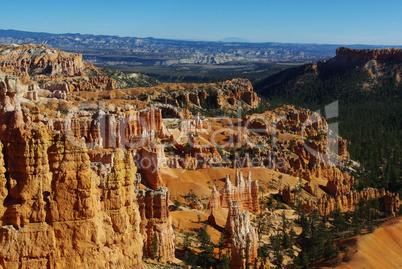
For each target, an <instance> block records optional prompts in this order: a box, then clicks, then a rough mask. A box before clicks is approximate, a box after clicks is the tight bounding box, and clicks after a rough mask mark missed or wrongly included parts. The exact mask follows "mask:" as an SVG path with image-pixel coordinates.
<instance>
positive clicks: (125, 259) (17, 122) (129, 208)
mask: <svg viewBox="0 0 402 269" xmlns="http://www.w3.org/2000/svg"><path fill="white" fill-rule="evenodd" d="M10 79H13V77H6V78H5V81H10ZM0 84H1V83H0ZM2 89H3V91H2V93H1V94H2V99H1V106H0V107H1V110H0V125H1V131H0V140H1V143H0V144H1V145H3V150H2V155H1V157H2V159H1V160H0V164H2V167H1V169H0V171H1V172H2V175H0V180H1V181H2V182H3V183H5V182H4V181H7V186H8V188H6V189H4V188H2V189H0V194H1V195H0V197H1V199H2V200H1V201H0V202H1V204H2V205H3V207H2V209H1V210H0V212H1V213H2V215H1V225H2V226H1V228H0V229H1V236H0V264H2V266H3V267H5V268H43V267H52V268H57V267H62V268H66V267H72V268H77V267H82V266H91V267H93V268H115V267H130V268H141V258H142V244H143V241H142V235H141V233H140V215H139V211H138V207H137V205H136V204H135V192H134V185H133V181H134V178H133V177H132V175H133V174H135V172H136V167H135V165H134V162H133V160H132V158H130V157H129V156H130V154H128V153H126V154H125V155H124V154H123V152H117V153H116V154H115V155H116V158H115V166H114V167H113V169H112V171H111V173H110V174H109V176H108V177H107V179H106V181H105V182H101V180H100V178H99V177H98V176H97V175H96V174H95V173H94V172H93V171H92V169H91V168H90V159H89V156H88V154H87V149H86V147H85V145H84V144H82V143H81V144H79V145H77V144H72V143H71V142H70V141H69V139H68V138H67V137H66V136H65V135H64V134H62V133H55V132H53V131H49V130H48V129H47V128H46V126H45V125H44V124H43V123H42V122H40V121H39V122H32V121H27V122H24V117H23V115H22V113H21V109H20V106H19V103H18V100H16V99H15V95H16V94H18V88H13V86H11V83H6V87H3V88H2ZM123 156H125V157H123ZM123 159H124V160H123ZM2 186H4V185H2Z"/></svg>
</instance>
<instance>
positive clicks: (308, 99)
mask: <svg viewBox="0 0 402 269" xmlns="http://www.w3.org/2000/svg"><path fill="white" fill-rule="evenodd" d="M343 49H344V48H343ZM339 50H340V49H338V51H337V56H336V57H334V58H332V59H331V60H329V61H327V62H319V63H317V64H310V65H303V66H300V67H296V68H290V69H287V70H284V71H282V72H280V73H278V74H275V75H273V76H270V77H268V78H266V79H264V80H262V81H259V82H258V83H256V84H255V85H254V88H255V90H256V91H257V92H258V93H259V94H261V95H262V96H264V97H267V98H268V99H269V100H270V102H271V103H273V104H275V103H286V104H293V105H298V106H302V107H307V108H310V109H314V110H317V109H320V108H322V107H324V106H325V105H328V104H330V103H331V102H333V101H336V100H339V113H338V118H336V119H331V120H330V121H331V122H335V121H336V122H338V123H339V132H340V135H341V136H342V137H344V138H346V139H347V140H349V141H350V142H351V144H350V145H348V149H349V151H350V153H351V157H352V159H354V160H357V161H359V162H360V163H361V164H362V171H361V173H360V175H359V179H360V180H359V184H360V187H364V186H373V187H374V186H375V187H384V188H386V189H389V190H391V191H393V192H399V193H401V189H402V182H401V175H402V174H401V153H402V152H401V142H402V141H401V140H402V128H401V127H402V121H401V119H402V106H401V104H402V100H401V93H402V82H401V72H402V60H401V54H402V52H401V50H396V49H394V50H360V51H359V50H347V49H344V50H346V51H339ZM384 54H385V55H384ZM322 112H323V113H324V110H322Z"/></svg>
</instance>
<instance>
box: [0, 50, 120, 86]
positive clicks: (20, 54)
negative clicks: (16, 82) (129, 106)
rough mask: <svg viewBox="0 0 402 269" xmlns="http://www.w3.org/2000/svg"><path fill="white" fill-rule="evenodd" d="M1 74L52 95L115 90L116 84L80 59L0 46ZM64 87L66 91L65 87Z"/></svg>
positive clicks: (54, 52)
mask: <svg viewBox="0 0 402 269" xmlns="http://www.w3.org/2000/svg"><path fill="white" fill-rule="evenodd" d="M0 72H2V73H4V74H8V75H15V76H18V77H20V78H24V80H25V81H29V80H32V81H35V80H36V81H39V80H40V81H42V84H43V85H40V86H42V87H43V88H45V89H48V90H51V91H52V92H53V91H60V89H62V92H68V91H101V90H112V89H115V88H117V86H118V85H117V82H116V81H115V80H114V79H111V78H109V77H108V76H106V75H104V74H103V73H102V72H101V71H99V70H98V69H97V68H96V67H94V66H93V65H91V64H85V63H84V62H83V61H82V55H81V54H76V53H69V52H65V51H60V50H58V49H53V48H49V47H46V46H45V45H35V44H23V45H14V46H0ZM65 85H67V87H65Z"/></svg>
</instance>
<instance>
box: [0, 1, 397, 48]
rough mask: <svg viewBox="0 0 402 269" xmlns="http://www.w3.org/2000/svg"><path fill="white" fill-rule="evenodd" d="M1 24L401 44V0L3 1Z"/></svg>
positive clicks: (181, 35) (184, 35) (175, 36)
mask: <svg viewBox="0 0 402 269" xmlns="http://www.w3.org/2000/svg"><path fill="white" fill-rule="evenodd" d="M0 28H1V29H15V30H24V31H34V32H49V33H81V34H105V35H118V36H131V37H155V38H169V39H185V40H211V41H217V40H221V39H224V38H226V37H239V38H244V39H247V40H249V41H252V42H291V43H319V44H371V45H380V44H381V45H402V0H381V1H380V0H347V1H346V0H332V1H329V0H247V1H246V0H231V1H228V0H221V1H220V0H215V1H209V0H164V1H159V0H149V1H145V0H143V1H123V0H115V1H113V0H108V1H104V0H98V1H92V0H91V1H89V0H88V1H86V0H81V1H76V0H65V1H57V0H53V1H32V0H30V1H25V0H24V1H21V0H13V1H12V0H11V1H4V2H3V5H2V12H1V16H0Z"/></svg>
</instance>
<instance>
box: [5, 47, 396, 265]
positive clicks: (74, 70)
mask: <svg viewBox="0 0 402 269" xmlns="http://www.w3.org/2000/svg"><path fill="white" fill-rule="evenodd" d="M337 53H338V54H340V57H341V56H342V55H343V56H342V57H349V56H344V55H349V53H347V52H345V49H341V50H339V51H337ZM398 53H399V52H398ZM398 53H394V52H392V53H391V54H393V55H399V54H398ZM377 58H378V57H377ZM379 58H381V57H379ZM0 72H1V73H2V74H0V141H1V142H0V149H1V150H0V201H1V206H0V222H1V227H0V231H1V233H0V266H2V267H3V268H44V267H46V268H66V267H74V268H76V267H78V268H79V267H85V266H91V267H93V268H143V266H144V265H143V261H144V260H146V259H153V260H157V261H158V262H160V263H166V262H169V263H175V264H180V261H178V258H177V257H176V252H177V250H178V249H183V247H182V246H181V245H180V244H181V243H182V242H183V236H184V235H185V232H186V231H192V229H197V228H200V227H204V226H203V225H204V223H205V226H206V225H207V223H209V224H211V225H210V226H211V227H209V226H208V229H209V231H210V232H211V234H213V238H212V241H217V239H218V238H219V236H217V234H218V233H220V232H221V231H222V230H224V229H226V230H227V231H228V232H229V237H230V238H229V241H230V253H231V256H230V257H231V260H230V266H231V268H248V266H249V264H253V265H255V264H257V263H259V264H263V263H262V262H261V257H258V249H259V244H260V241H261V240H260V238H259V231H258V229H257V227H256V218H257V216H259V215H264V214H265V215H267V216H268V215H269V216H273V219H274V220H275V221H277V219H279V217H274V216H277V215H278V214H279V213H274V212H271V211H269V210H267V208H265V207H263V204H262V203H261V201H262V199H264V198H266V197H269V196H271V195H277V196H278V199H281V200H282V201H283V202H284V203H286V204H288V205H293V204H296V203H301V204H302V206H303V207H304V209H305V211H306V212H311V211H314V210H315V209H316V210H317V211H318V213H319V214H320V215H325V216H328V215H329V214H331V212H333V211H334V210H335V209H337V208H339V209H340V210H341V211H342V212H351V211H353V210H354V209H355V205H356V204H357V203H358V202H359V201H360V200H369V199H377V200H379V201H380V203H381V204H382V205H383V207H384V211H385V212H386V213H387V214H389V215H390V216H396V215H398V214H399V211H400V199H399V195H398V194H395V193H391V192H389V191H386V190H384V189H374V188H367V189H364V190H361V191H357V190H355V189H354V183H355V178H354V176H353V175H352V174H353V173H352V172H353V171H355V170H356V169H357V168H358V166H359V164H357V163H356V162H353V160H351V158H350V154H349V152H348V141H346V140H345V139H343V138H342V137H340V136H339V135H338V133H337V132H335V130H334V129H332V125H331V123H328V122H327V120H326V118H325V117H323V116H322V115H321V114H319V113H318V112H313V111H310V110H308V109H304V108H300V107H295V106H291V105H285V106H279V107H277V108H275V109H270V110H266V111H264V112H259V113H257V112H255V111H256V110H257V109H258V108H259V107H260V106H261V104H262V102H263V100H261V98H259V97H258V95H257V93H256V92H254V89H253V86H252V84H251V83H250V81H248V80H247V79H240V78H237V79H231V80H227V81H220V82H211V83H197V84H194V83H192V84H185V83H173V84H160V85H153V86H148V87H133V88H126V89H120V88H119V84H118V82H117V81H116V80H114V79H113V78H110V77H108V76H107V74H106V73H104V72H103V71H102V70H100V69H99V68H97V67H95V66H94V65H92V64H89V63H85V62H83V61H82V56H81V55H80V54H75V53H68V52H63V51H60V50H57V49H53V48H49V47H46V46H44V45H32V44H23V45H13V46H1V47H0ZM216 111H218V112H217V113H222V114H217V115H209V116H204V115H203V114H202V112H204V113H205V114H207V113H212V112H216ZM232 180H234V182H232ZM180 207H182V210H179V208H180ZM287 210H290V211H291V210H293V209H291V207H288V209H287ZM195 216H198V218H199V220H198V222H197V221H196V219H195ZM285 217H286V216H285ZM190 219H191V220H190ZM289 219H291V218H289ZM181 223H186V224H181ZM180 225H182V226H180ZM180 227H181V229H180ZM181 230H183V231H181ZM264 240H266V239H264ZM179 242H181V243H179ZM228 253H229V252H228ZM266 258H267V257H266Z"/></svg>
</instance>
